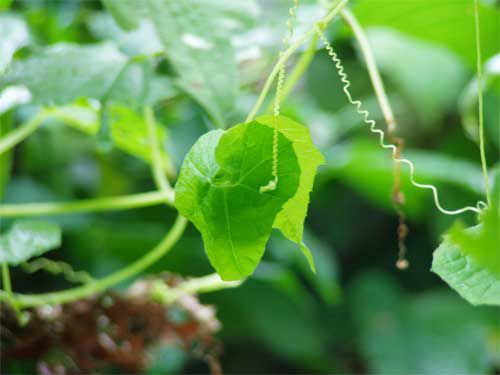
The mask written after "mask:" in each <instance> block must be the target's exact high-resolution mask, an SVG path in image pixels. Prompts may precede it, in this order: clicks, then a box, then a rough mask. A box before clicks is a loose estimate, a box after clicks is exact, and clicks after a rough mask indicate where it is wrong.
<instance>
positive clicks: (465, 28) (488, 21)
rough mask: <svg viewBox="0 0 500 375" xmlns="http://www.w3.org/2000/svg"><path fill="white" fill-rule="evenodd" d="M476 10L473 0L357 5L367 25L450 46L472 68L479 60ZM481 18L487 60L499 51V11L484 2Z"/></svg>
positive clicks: (366, 1) (365, 0) (383, 1)
mask: <svg viewBox="0 0 500 375" xmlns="http://www.w3.org/2000/svg"><path fill="white" fill-rule="evenodd" d="M473 9H474V1H471V0H454V1H445V0H437V1H436V0H419V1H397V2H394V1H390V0H381V1H370V0H360V1H358V2H357V4H356V5H355V7H354V11H355V13H356V15H357V16H358V18H359V20H360V22H361V23H362V25H363V26H386V27H391V28H394V29H396V30H398V31H401V32H403V33H405V34H409V35H413V36H415V37H417V38H419V39H424V40H428V41H431V42H433V43H435V44H438V45H441V46H444V47H447V48H448V49H450V50H451V51H453V52H455V53H456V54H457V55H459V56H460V57H461V58H462V59H463V60H464V61H466V62H467V63H469V65H470V66H471V67H472V66H474V64H475V61H476V50H475V45H476V44H475V33H474V11H473ZM480 20H481V48H482V52H483V54H482V57H483V59H484V60H486V59H487V58H488V57H490V56H492V55H494V54H495V53H497V52H498V45H499V42H500V17H499V12H498V10H496V9H495V7H494V6H485V5H481V6H480ZM378 48H384V46H380V47H378ZM431 65H432V64H431Z"/></svg>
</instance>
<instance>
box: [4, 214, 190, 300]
mask: <svg viewBox="0 0 500 375" xmlns="http://www.w3.org/2000/svg"><path fill="white" fill-rule="evenodd" d="M186 224H187V220H186V219H185V218H184V217H183V216H181V215H178V216H177V219H176V220H175V223H174V225H173V226H172V228H171V229H170V231H169V232H168V233H167V235H166V236H165V237H164V238H163V240H161V242H160V243H159V244H158V245H156V246H155V247H154V248H153V249H152V250H151V251H149V252H148V253H147V254H146V255H144V256H143V257H142V258H140V259H138V260H136V261H135V262H134V263H132V264H130V265H128V266H127V267H125V268H122V269H121V270H119V271H117V272H115V273H113V274H111V275H109V276H106V277H104V278H102V279H100V280H96V281H95V282H90V283H88V284H85V285H82V286H79V287H76V288H71V289H67V290H63V291H60V292H53V293H43V294H14V297H15V299H16V302H17V305H18V306H19V307H21V308H26V307H34V306H40V305H45V304H62V303H68V302H73V301H76V300H79V299H82V298H85V297H88V296H90V295H92V294H95V293H99V292H102V291H104V290H106V289H107V288H109V287H111V286H113V285H116V284H118V283H121V282H123V281H125V280H127V279H129V278H131V277H133V276H135V275H137V274H138V273H140V272H142V271H143V270H144V269H146V268H147V267H149V266H151V265H152V264H153V263H155V262H156V261H157V260H159V259H160V258H161V257H163V256H164V255H165V254H167V253H168V252H169V251H170V250H171V249H172V247H173V246H174V245H175V244H176V243H177V241H178V240H179V239H180V237H181V236H182V233H184V229H185V228H186ZM0 300H7V301H8V296H7V293H6V292H5V291H0Z"/></svg>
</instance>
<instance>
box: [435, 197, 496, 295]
mask: <svg viewBox="0 0 500 375" xmlns="http://www.w3.org/2000/svg"><path fill="white" fill-rule="evenodd" d="M499 228H500V211H499V210H498V206H496V205H494V206H493V207H492V208H490V209H489V210H487V211H486V212H485V213H484V214H483V215H482V217H481V223H480V224H479V225H477V226H475V227H472V228H464V227H463V225H462V224H461V223H456V224H455V225H454V226H453V227H452V228H451V230H450V231H449V233H448V235H447V236H446V237H445V240H444V241H443V242H442V243H441V245H440V246H439V247H438V248H437V250H436V251H435V252H434V260H433V262H432V271H433V272H435V273H437V274H438V275H439V276H440V277H441V278H442V279H443V280H444V281H446V282H447V283H448V284H449V285H450V286H451V287H452V288H453V289H455V290H456V291H457V292H458V293H459V294H460V295H461V296H462V297H463V298H465V299H466V300H467V301H469V302H470V303H472V304H474V305H481V304H486V305H500V232H499Z"/></svg>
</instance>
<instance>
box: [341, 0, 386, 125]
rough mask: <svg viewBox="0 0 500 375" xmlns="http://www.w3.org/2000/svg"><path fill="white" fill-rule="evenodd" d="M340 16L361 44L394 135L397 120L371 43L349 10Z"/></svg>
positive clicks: (369, 72)
mask: <svg viewBox="0 0 500 375" xmlns="http://www.w3.org/2000/svg"><path fill="white" fill-rule="evenodd" d="M340 15H341V17H342V18H343V19H344V21H345V22H346V23H347V24H348V25H349V27H350V28H351V30H352V32H353V34H354V37H355V38H356V40H357V42H358V44H359V47H360V49H361V54H362V55H363V57H364V59H365V62H366V67H367V69H368V75H369V76H370V80H371V82H372V86H373V89H374V90H375V96H376V97H377V101H378V103H379V105H380V109H381V110H382V114H383V115H384V119H385V121H386V123H387V130H388V132H389V133H392V132H394V131H395V130H396V120H395V118H394V113H393V111H392V108H391V104H390V103H389V98H388V96H387V94H386V92H385V88H384V83H383V82H382V78H381V77H380V73H379V71H378V68H377V63H376V62H375V58H374V54H373V51H372V49H371V47H370V43H369V42H368V39H367V38H366V35H365V33H364V31H363V28H362V27H361V25H360V24H359V22H358V20H357V19H356V17H354V15H353V14H352V13H351V11H350V10H349V9H347V8H344V9H342V10H341V11H340Z"/></svg>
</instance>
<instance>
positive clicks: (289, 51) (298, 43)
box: [245, 0, 349, 122]
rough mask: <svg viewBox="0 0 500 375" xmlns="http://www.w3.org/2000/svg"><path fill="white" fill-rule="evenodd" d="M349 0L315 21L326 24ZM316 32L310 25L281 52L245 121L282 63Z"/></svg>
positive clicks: (262, 100) (343, 0)
mask: <svg viewBox="0 0 500 375" xmlns="http://www.w3.org/2000/svg"><path fill="white" fill-rule="evenodd" d="M348 2H349V0H340V1H339V2H338V3H337V4H336V5H335V7H333V9H332V10H330V11H329V12H328V13H327V14H326V15H325V16H324V17H323V18H321V19H320V20H319V21H318V22H317V23H320V24H322V25H325V26H326V25H328V24H329V23H330V22H331V21H332V20H333V19H334V18H335V16H336V15H337V14H338V13H339V12H340V11H341V10H342V9H343V8H344V7H345V6H346V5H347V3H348ZM315 33H316V24H315V25H314V26H313V27H311V28H310V29H309V30H308V31H307V32H306V33H305V34H304V35H303V36H302V37H300V38H299V39H298V40H297V41H296V42H295V43H293V44H292V45H291V46H290V47H288V48H287V49H286V50H285V52H283V54H281V56H280V58H279V59H278V61H277V62H276V64H275V65H274V67H273V69H272V70H271V73H269V76H268V77H267V79H266V82H265V83H264V87H263V88H262V90H261V92H260V95H259V97H258V98H257V101H256V102H255V104H254V106H253V108H252V110H251V111H250V113H249V114H248V116H247V118H246V120H245V122H250V121H252V120H253V119H254V118H255V116H256V115H257V112H259V109H260V107H261V106H262V103H263V102H264V99H265V98H266V96H267V94H268V92H269V90H270V89H271V85H272V83H273V81H274V79H275V78H276V75H277V74H278V73H279V71H280V68H281V66H282V65H283V64H285V63H286V62H287V61H288V59H289V58H290V56H291V55H292V54H293V53H294V52H295V51H296V50H297V49H298V48H299V47H300V46H301V45H302V44H303V43H304V42H305V41H307V40H309V39H310V38H312V37H313V36H314V35H315Z"/></svg>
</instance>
